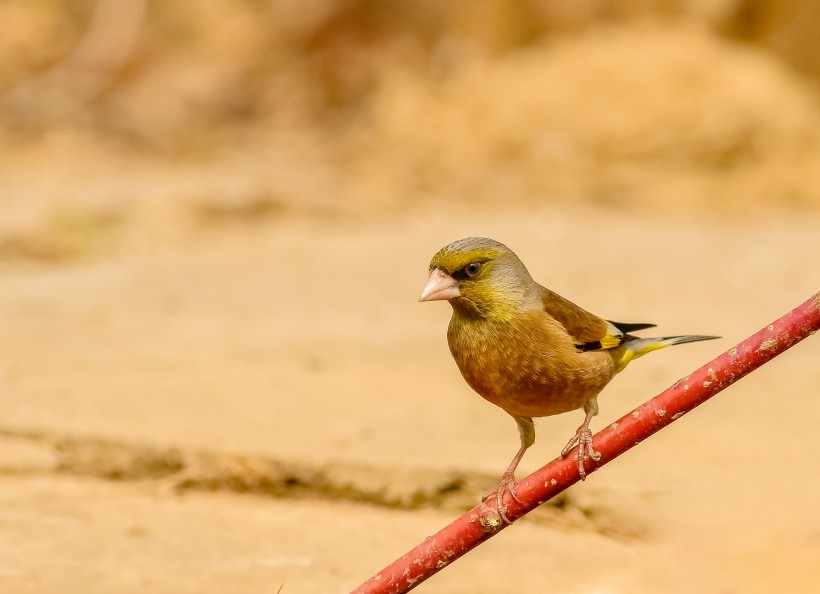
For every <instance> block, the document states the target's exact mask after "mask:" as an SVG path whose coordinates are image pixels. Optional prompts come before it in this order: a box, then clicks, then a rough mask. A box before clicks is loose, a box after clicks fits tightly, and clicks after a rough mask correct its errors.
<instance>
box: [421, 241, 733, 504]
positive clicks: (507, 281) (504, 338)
mask: <svg viewBox="0 0 820 594" xmlns="http://www.w3.org/2000/svg"><path fill="white" fill-rule="evenodd" d="M438 300H447V301H449V302H450V305H452V307H453V315H452V318H451V319H450V325H449V327H448V329H447V343H448V344H449V346H450V352H451V353H452V355H453V358H454V359H455V361H456V364H457V365H458V368H459V370H460V371H461V374H462V375H463V376H464V379H465V380H466V381H467V383H468V384H469V385H470V387H471V388H472V389H473V390H475V391H476V392H478V394H479V395H481V396H482V397H483V398H485V399H486V400H488V401H490V402H492V403H493V404H495V405H496V406H499V407H501V408H502V409H504V410H505V411H506V412H507V413H509V414H510V415H511V416H512V417H513V419H515V422H516V423H517V425H518V431H519V434H520V438H521V447H520V448H519V450H518V452H517V453H516V455H515V457H514V458H513V459H512V462H511V463H510V465H509V467H508V468H507V470H506V471H505V472H504V474H503V476H502V478H501V482H500V483H499V485H498V487H496V488H495V489H494V490H493V491H491V492H490V495H488V496H487V497H490V496H492V495H495V496H496V497H497V503H498V509H499V511H500V512H501V514H502V517H504V516H503V509H504V508H503V507H502V500H503V496H504V492H505V491H507V492H509V493H510V495H511V497H512V498H513V499H515V500H516V501H518V498H517V497H516V495H515V469H516V467H517V466H518V464H519V462H520V461H521V458H523V456H524V453H525V452H526V451H527V448H529V447H530V446H531V445H532V444H533V442H534V441H535V427H534V425H533V417H546V416H551V415H557V414H560V413H565V412H569V411H573V410H576V409H579V408H583V409H584V412H585V413H586V416H585V417H584V422H583V423H582V424H581V426H580V427H579V428H578V430H577V431H576V433H575V435H574V436H573V437H572V439H570V440H569V443H567V445H566V447H564V449H563V450H562V452H561V455H562V456H566V455H568V454H569V452H570V451H572V449H574V447H575V446H576V445H577V446H578V452H577V455H576V459H577V462H578V473H579V474H580V477H581V479H584V478H585V477H586V470H585V469H584V460H585V459H586V458H592V459H593V460H596V461H597V460H600V454H599V453H598V452H596V451H595V449H594V448H593V444H592V431H591V430H590V428H589V424H590V421H591V420H592V418H593V417H594V416H595V415H597V414H598V400H597V397H598V394H599V393H600V392H601V390H603V388H604V387H605V386H606V385H607V384H608V383H609V381H610V380H611V379H612V378H613V377H614V376H615V375H616V374H617V373H619V372H620V371H622V370H623V369H624V367H626V365H627V364H628V363H629V362H630V361H631V360H632V359H636V358H638V357H640V356H642V355H645V354H646V353H649V352H651V351H654V350H657V349H662V348H664V347H667V346H672V345H675V344H683V343H686V342H695V341H699V340H710V339H713V338H718V337H716V336H667V337H662V338H638V337H636V336H633V335H632V334H630V333H631V332H637V331H639V330H644V329H647V328H653V327H654V326H655V325H654V324H623V323H618V322H611V321H608V320H604V319H603V318H599V317H598V316H596V315H594V314H591V313H589V312H588V311H586V310H584V309H582V308H580V307H578V306H577V305H575V304H574V303H572V302H570V301H568V300H567V299H564V298H563V297H561V296H560V295H557V294H556V293H553V292H552V291H550V290H549V289H547V288H545V287H542V286H541V285H539V284H538V283H537V282H535V281H534V280H533V278H532V277H531V276H530V273H529V272H528V271H527V269H526V267H525V266H524V264H523V263H522V262H521V260H519V259H518V256H516V255H515V253H513V251H512V250H510V249H509V248H508V247H507V246H505V245H504V244H502V243H499V242H497V241H493V240H492V239H486V238H483V237H468V238H466V239H461V240H459V241H455V242H453V243H451V244H450V245H448V246H446V247H444V248H442V249H441V250H440V251H439V252H438V253H437V254H436V255H435V256H433V259H432V260H431V262H430V275H429V278H428V280H427V284H426V285H425V286H424V289H423V290H422V292H421V296H420V297H419V301H438ZM487 497H485V499H486V498H487Z"/></svg>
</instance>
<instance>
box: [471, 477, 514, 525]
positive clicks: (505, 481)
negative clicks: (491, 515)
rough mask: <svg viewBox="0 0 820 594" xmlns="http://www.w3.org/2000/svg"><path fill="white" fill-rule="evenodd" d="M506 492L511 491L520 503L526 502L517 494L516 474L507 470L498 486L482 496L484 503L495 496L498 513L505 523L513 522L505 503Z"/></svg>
mask: <svg viewBox="0 0 820 594" xmlns="http://www.w3.org/2000/svg"><path fill="white" fill-rule="evenodd" d="M505 492H507V493H509V494H510V497H512V498H513V501H515V502H516V503H518V504H519V505H523V504H524V502H523V501H521V500H520V499H519V498H518V495H516V494H515V475H514V474H513V473H512V472H505V473H504V475H503V476H502V477H501V482H500V483H498V486H497V487H496V488H495V489H493V490H492V491H490V492H489V493H487V494H485V495H483V496H482V497H481V501H482V503H483V502H484V501H487V500H488V499H490V498H491V497H495V502H496V509H497V510H498V515H499V516H501V519H502V520H503V521H504V523H505V524H512V522H511V521H510V520H509V518H507V514H506V512H507V506H506V505H504V493H505Z"/></svg>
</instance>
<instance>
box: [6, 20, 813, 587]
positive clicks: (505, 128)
mask: <svg viewBox="0 0 820 594" xmlns="http://www.w3.org/2000/svg"><path fill="white" fill-rule="evenodd" d="M234 25H235V23H234ZM681 48H688V50H687V51H681ZM607 59H612V60H615V61H616V62H617V63H618V64H620V65H621V66H623V68H620V69H618V70H617V71H612V70H611V69H610V68H609V65H608V62H607ZM467 62H468V64H467V66H464V67H463V68H462V69H458V72H456V73H455V74H453V75H452V76H450V77H449V78H447V80H446V81H444V82H441V81H440V80H438V79H431V78H425V77H423V76H421V75H420V74H419V73H418V72H408V71H401V72H396V73H394V74H391V75H390V76H386V77H385V78H384V79H383V80H382V81H381V82H382V84H380V85H379V86H378V89H377V90H375V91H373V94H372V95H370V96H369V102H368V111H367V112H363V113H364V115H362V114H359V118H360V119H359V120H357V122H358V123H357V124H356V125H355V126H348V127H344V128H338V127H336V126H337V124H332V126H333V128H332V130H333V132H329V128H327V127H325V126H331V124H328V123H322V124H321V126H320V125H318V124H317V125H316V126H315V127H311V126H307V125H306V124H305V122H304V121H302V120H298V118H297V120H294V121H293V122H291V124H290V125H289V126H288V127H285V128H283V127H282V125H281V122H278V123H275V124H272V123H271V122H270V121H267V120H266V121H262V122H260V123H258V126H259V130H256V131H255V132H253V133H251V132H249V131H248V129H247V128H241V129H240V128H239V127H237V125H234V126H233V127H226V128H219V129H215V130H214V131H213V135H214V137H213V138H212V139H211V140H210V142H212V143H213V145H217V146H218V145H220V144H224V147H222V148H214V146H212V145H209V147H208V150H197V151H194V152H193V154H183V153H184V151H183V150H182V149H181V148H179V147H178V146H177V147H176V148H173V150H172V149H171V148H169V147H168V146H165V145H163V146H157V145H152V144H151V141H150V138H151V135H150V134H148V133H146V134H145V135H144V136H142V137H140V138H139V139H138V140H134V136H129V135H127V134H126V135H125V136H122V135H121V134H123V133H122V131H121V130H120V131H119V132H117V133H114V132H112V131H111V130H110V129H107V128H105V126H102V125H101V124H100V126H102V128H100V127H98V124H99V122H97V123H91V124H89V123H88V122H85V120H83V121H84V122H85V123H83V124H77V123H76V122H74V121H73V120H72V123H71V124H70V125H69V124H66V123H65V122H64V121H62V120H60V122H61V123H60V122H58V123H54V122H53V121H51V123H50V124H49V125H48V126H47V127H44V128H36V129H30V128H27V126H31V125H32V124H31V123H30V122H28V123H25V124H21V123H20V122H21V120H20V119H14V117H16V116H13V113H12V112H10V111H8V109H10V108H8V106H6V107H3V105H0V114H2V115H3V117H4V118H6V119H5V120H4V121H6V122H7V123H9V122H12V123H14V124H16V125H19V128H20V129H18V130H16V131H14V130H11V131H10V129H11V127H12V126H11V125H10V126H7V128H6V129H5V130H4V131H3V132H2V133H0V141H2V142H0V153H1V154H2V162H3V165H2V169H1V170H0V195H1V196H2V198H1V199H0V329H2V331H0V403H2V415H0V534H3V535H4V537H3V538H0V590H1V591H3V592H20V593H27V592H31V593H51V592H62V593H68V594H71V593H73V592H111V593H115V594H120V593H121V594H126V593H129V592H144V591H146V590H147V589H150V590H151V591H155V592H175V593H185V592H191V593H193V592H197V593H207V592H277V591H279V590H280V588H281V592H282V593H283V594H295V593H306V594H312V593H316V594H319V593H321V594H325V593H344V592H348V591H350V590H351V589H352V588H354V587H355V586H357V585H358V584H360V583H361V582H363V581H364V580H365V579H367V578H368V577H370V576H371V575H372V574H374V573H375V572H376V571H378V570H379V569H381V568H382V567H383V566H384V565H386V564H388V563H389V562H391V561H393V560H394V559H395V558H396V557H397V556H399V555H400V554H402V553H404V552H405V551H406V550H408V549H409V548H411V547H412V546H414V545H416V544H417V543H418V542H420V541H421V540H422V539H424V538H425V537H426V536H427V535H429V534H431V533H433V532H435V531H437V530H438V529H440V528H441V527H443V526H444V525H445V524H446V523H448V522H449V521H450V520H452V519H453V518H455V517H456V516H457V515H459V514H460V513H461V512H462V511H464V510H466V509H469V508H470V507H472V506H473V505H474V504H475V503H476V502H477V501H478V498H479V496H480V495H481V493H483V492H484V491H486V490H488V489H489V488H490V487H491V486H493V485H494V484H495V481H497V480H498V477H499V476H500V474H501V472H502V471H503V469H504V468H505V467H506V465H507V463H508V462H509V460H510V458H511V457H512V455H513V454H514V453H515V451H516V449H517V447H518V436H517V432H516V429H515V425H514V423H513V421H512V420H511V419H510V418H509V417H508V416H507V415H505V414H504V413H503V412H502V411H500V410H498V409H496V408H494V407H493V406H492V405H490V404H488V403H486V402H484V401H483V400H481V399H480V398H479V397H478V396H476V395H475V394H474V393H472V392H471V391H470V389H469V388H468V387H467V385H466V384H465V383H464V382H463V380H462V379H461V377H460V375H459V374H458V371H457V369H456V368H455V365H454V363H453V362H452V360H451V358H450V355H449V352H448V350H447V346H446V340H445V329H446V325H447V320H448V318H449V315H450V308H449V307H448V306H447V305H446V304H442V303H435V304H419V303H417V301H416V299H417V296H418V293H419V292H420V289H421V286H422V285H423V283H424V280H425V278H426V270H427V263H428V262H429V259H430V257H431V256H432V255H433V253H435V252H436V251H437V250H438V249H439V248H440V247H442V246H443V245H445V244H446V243H449V242H450V241H452V240H454V239H457V238H461V237H464V236H468V235H482V236H487V237H492V238H495V239H498V240H500V241H503V242H505V243H507V244H508V245H509V246H510V247H511V248H512V249H514V250H515V251H516V252H517V253H518V254H519V256H520V257H521V258H522V260H523V261H524V262H525V263H526V264H527V265H528V267H529V269H530V271H531V272H532V274H533V276H534V277H535V278H536V279H537V280H539V281H540V282H542V283H543V284H545V285H546V286H548V287H550V288H552V289H553V290H555V291H557V292H559V293H561V294H563V295H565V296H567V297H568V298H570V299H572V300H574V301H576V302H577V303H578V304H580V305H582V306H584V307H586V308H588V309H590V310H592V311H594V312H596V313H599V314H601V315H603V316H605V317H607V318H611V319H617V320H624V321H634V322H642V321H646V322H654V323H657V324H658V325H659V328H658V331H659V332H661V333H663V334H668V335H671V334H684V333H695V334H717V335H721V336H723V338H722V339H721V340H719V341H713V342H705V343H698V344H692V345H685V346H680V347H676V348H675V349H669V350H666V351H663V352H660V353H656V354H652V355H651V356H648V357H647V358H645V359H642V360H640V361H638V362H635V363H633V364H632V365H630V366H629V367H628V368H627V370H626V371H625V372H624V374H623V375H622V376H620V377H619V378H617V379H616V380H615V381H614V382H613V383H612V385H611V386H609V387H608V388H607V389H606V391H605V392H604V394H603V395H602V397H601V398H600V405H601V413H600V416H599V417H598V419H596V421H595V425H594V426H595V427H596V428H599V429H600V428H602V427H605V426H606V425H607V424H608V423H609V422H611V421H612V420H614V419H616V418H618V417H619V416H621V415H622V414H624V413H625V412H626V411H627V410H629V409H630V408H631V407H634V406H636V405H637V404H640V403H641V402H643V401H644V400H646V399H648V398H649V397H651V396H653V395H655V394H656V393H658V392H659V391H660V390H662V389H664V388H665V387H667V386H669V385H671V384H672V383H673V382H674V381H676V380H677V379H678V378H680V377H682V376H684V375H685V374H686V373H687V372H689V371H691V370H692V369H694V368H696V367H697V366H699V365H701V364H702V363H704V362H706V361H707V360H708V359H710V358H712V357H713V356H716V355H717V354H719V353H721V352H723V351H725V350H728V349H729V348H731V347H732V346H733V345H734V344H736V343H737V342H739V341H740V340H742V339H744V338H746V337H747V336H748V335H750V334H751V333H753V332H755V331H757V330H758V329H760V328H761V327H763V326H764V325H766V324H768V323H769V322H770V321H772V320H774V319H775V318H777V317H779V316H780V315H782V314H783V313H785V312H786V311H788V310H789V309H791V308H793V307H795V306H797V305H798V304H800V303H802V302H803V301H804V300H806V299H808V298H809V297H810V296H811V295H813V294H814V293H816V292H817V291H818V290H820V282H818V279H820V259H818V254H820V232H818V228H820V183H818V182H820V113H819V112H818V109H817V105H818V103H817V96H816V92H815V88H816V87H815V86H813V84H812V83H811V82H810V81H807V80H806V79H804V78H803V76H802V75H801V74H798V73H796V72H795V71H794V70H792V69H791V67H789V66H788V65H787V64H786V63H785V62H783V61H781V59H780V58H777V57H775V56H774V55H773V54H769V53H767V52H765V51H764V50H762V49H760V48H754V47H745V46H738V45H736V44H734V43H730V42H727V41H725V40H722V39H720V38H718V37H717V36H715V35H713V34H712V33H709V32H707V31H706V30H704V29H701V28H698V27H693V26H692V25H691V24H687V25H684V26H673V27H669V26H668V24H659V23H654V24H653V23H641V24H639V25H636V26H634V27H632V26H630V27H621V28H614V29H606V30H594V31H592V32H589V33H585V34H578V35H572V36H569V37H567V38H562V40H559V41H555V42H554V43H551V44H548V45H544V46H536V47H528V48H526V49H522V50H520V51H515V52H512V53H507V54H505V55H503V56H500V57H490V58H486V60H483V61H481V60H478V61H475V60H473V59H472V58H471V59H469V60H467ZM162 80H165V79H162ZM655 84H657V85H658V86H660V87H661V89H666V91H665V92H663V91H662V90H659V89H657V88H655ZM157 97H160V93H157ZM132 99H133V98H132ZM127 100H130V99H128V98H126V99H124V100H123V101H127ZM161 101H162V100H161V99H158V102H159V103H161ZM510 106H512V107H510ZM109 107H110V106H109ZM3 109H6V111H3ZM89 109H90V111H91V112H93V111H94V110H95V109H100V108H99V105H97V106H96V107H92V108H89ZM160 111H161V110H160ZM14 113H16V112H14ZM106 113H107V114H108V115H109V116H110V112H106ZM125 113H131V112H128V111H127V110H126V112H125ZM162 113H166V112H162V111H161V113H160V115H162ZM10 114H12V115H10ZM38 117H39V116H38ZM72 117H73V116H72ZM192 117H193V116H192ZM100 118H102V119H104V116H100ZM146 121H147V120H146ZM160 121H161V122H163V121H164V120H162V119H161V118H160ZM142 124H145V123H144V122H141V123H140V125H142ZM135 125H136V124H135ZM145 125H146V126H148V125H149V124H145ZM163 125H164V124H163ZM32 130H33V131H32ZM544 130H547V131H548V133H546V132H544ZM154 132H156V131H154ZM154 132H152V134H153V133H154ZM133 134H136V135H137V136H139V134H137V133H133ZM123 138H127V139H131V140H130V141H125V140H123ZM146 139H147V140H146ZM132 141H133V142H132ZM200 148H201V147H200ZM818 361H820V340H818V339H817V338H816V337H815V338H810V339H808V340H807V341H805V342H804V343H801V344H800V345H797V346H796V347H794V348H793V349H792V350H790V351H788V352H787V353H785V354H784V355H782V356H781V357H779V358H777V359H776V360H774V361H773V362H771V363H770V364H768V365H766V366H765V367H764V368H762V369H760V370H759V371H757V372H755V373H753V374H752V375H751V376H749V377H748V378H746V379H743V380H742V381H740V382H739V383H738V384H736V385H734V386H732V387H731V388H729V389H728V390H727V391H726V392H724V393H722V394H721V395H719V396H717V397H716V398H715V399H714V400H713V401H711V402H709V403H708V404H706V405H704V406H703V407H702V408H700V409H698V410H697V411H695V412H693V413H692V414H689V415H687V416H686V417H685V418H684V419H682V420H681V421H680V422H678V423H675V424H674V425H672V426H671V427H669V428H668V429H666V430H664V431H662V432H661V434H659V435H657V436H656V437H653V438H652V439H651V440H649V441H648V442H646V443H644V444H642V445H641V446H640V447H638V448H636V449H635V450H633V451H632V452H630V453H629V454H628V455H626V456H624V457H622V458H620V459H618V460H617V461H615V462H613V463H612V464H611V465H608V466H607V467H606V468H604V469H602V470H601V471H600V472H597V473H595V474H594V475H592V476H591V477H590V478H589V480H587V481H586V482H585V483H584V484H581V485H578V486H576V487H574V488H572V489H571V490H570V491H569V492H568V493H567V494H566V495H565V496H563V497H561V498H560V499H559V500H558V501H555V502H552V503H550V504H547V505H545V506H544V508H543V509H539V510H537V511H536V512H535V513H533V514H531V515H530V516H528V517H526V518H524V519H522V520H521V521H520V522H517V523H516V524H515V525H514V526H512V527H511V528H509V529H508V530H505V531H504V532H503V533H502V534H500V535H498V536H497V537H496V538H493V539H491V540H490V541H489V542H487V543H486V544H484V545H482V546H481V547H479V548H478V549H477V550H475V551H474V552H472V553H471V554H469V555H467V556H466V557H464V558H463V559H461V560H460V561H458V562H457V563H455V564H453V565H452V566H451V567H448V568H447V569H445V570H444V571H443V572H442V573H441V574H440V575H438V576H436V577H435V578H433V579H431V580H430V581H428V582H426V583H425V584H423V585H421V586H420V587H419V588H418V591H419V592H429V593H457V592H458V593H460V592H475V593H494V592H520V593H530V592H531V593H536V592H539V593H540V592H547V591H559V592H569V593H572V592H578V593H600V594H608V593H612V594H615V593H619V592H630V593H642V592H646V593H649V592H653V593H654V592H672V593H676V592H680V593H688V592H708V593H728V592H743V593H758V592H759V593H768V592H773V591H788V592H807V593H808V592H814V591H815V590H816V587H817V583H819V582H820V514H819V513H818V511H817V501H818V494H820V462H818V461H817V460H816V458H815V457H814V455H813V454H814V453H815V452H816V451H818V450H820V433H818V431H817V426H818V421H819V420H820V399H818V398H817V386H818V385H820V365H818ZM581 416H582V415H581V413H580V412H579V413H576V414H568V415H563V416H560V417H557V418H549V419H542V420H540V421H538V422H537V425H536V427H537V431H538V439H537V442H536V444H535V445H534V446H533V448H532V449H531V450H530V451H529V452H528V453H527V456H526V457H525V458H524V461H523V463H522V465H521V467H520V469H519V473H520V476H523V475H524V473H525V472H530V471H532V470H535V469H536V468H538V467H539V466H540V465H542V464H544V463H546V462H548V461H550V460H552V459H553V458H554V457H555V455H556V454H557V452H558V451H559V450H560V448H561V447H562V446H563V444H564V443H565V442H566V440H567V439H568V438H569V436H570V435H572V433H573V432H574V430H575V428H576V427H577V425H578V424H579V423H580V421H581Z"/></svg>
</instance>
